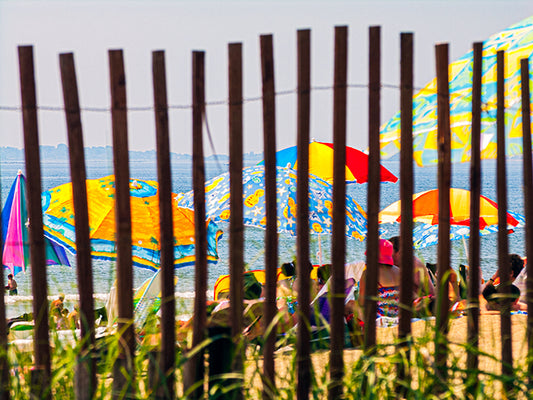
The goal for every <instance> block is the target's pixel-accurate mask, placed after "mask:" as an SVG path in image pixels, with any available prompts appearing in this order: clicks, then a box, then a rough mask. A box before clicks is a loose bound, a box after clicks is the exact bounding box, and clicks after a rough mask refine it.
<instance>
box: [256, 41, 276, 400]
mask: <svg viewBox="0 0 533 400" xmlns="http://www.w3.org/2000/svg"><path fill="white" fill-rule="evenodd" d="M272 42H273V38H272V35H261V37H260V46H261V74H262V84H263V86H262V88H263V89H262V91H263V146H264V156H265V211H266V232H265V308H264V318H265V324H264V325H265V326H266V327H267V331H266V333H265V335H266V337H265V346H264V350H263V357H264V374H263V398H264V399H274V398H275V397H276V396H275V390H276V382H275V377H276V375H275V370H274V347H275V344H276V333H277V325H276V324H274V317H275V316H276V285H277V277H276V272H277V267H278V233H277V229H278V227H277V219H278V218H277V211H278V209H277V204H276V92H275V85H274V48H273V43H272Z"/></svg>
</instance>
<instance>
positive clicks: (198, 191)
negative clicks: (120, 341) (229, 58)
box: [183, 51, 207, 399]
mask: <svg viewBox="0 0 533 400" xmlns="http://www.w3.org/2000/svg"><path fill="white" fill-rule="evenodd" d="M192 101H193V103H192V104H193V106H192V138H193V142H192V143H193V148H192V150H193V166H192V176H193V190H194V229H195V241H194V243H195V264H194V267H195V288H194V290H195V295H194V321H193V338H192V348H191V350H190V352H193V354H192V355H191V356H190V358H189V359H188V361H187V363H186V365H185V368H184V377H183V384H184V392H185V394H186V396H187V397H188V398H190V399H200V398H202V397H203V395H204V385H203V382H204V375H205V368H204V353H205V352H204V349H201V348H199V346H200V345H201V343H202V342H203V340H204V339H205V328H206V319H207V315H206V312H207V311H206V294H205V293H206V290H207V227H206V225H205V187H204V185H205V167H204V147H203V146H204V145H203V122H204V114H205V53H204V52H203V51H193V53H192Z"/></svg>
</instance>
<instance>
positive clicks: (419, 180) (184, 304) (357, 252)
mask: <svg viewBox="0 0 533 400" xmlns="http://www.w3.org/2000/svg"><path fill="white" fill-rule="evenodd" d="M88 165H90V166H89V167H88V170H87V175H88V178H90V179H94V178H100V177H103V176H106V175H110V174H112V173H113V166H112V162H111V161H108V162H99V163H95V162H88ZM383 165H384V166H385V167H386V168H388V169H389V170H391V171H392V172H393V173H394V174H396V175H399V163H398V162H395V161H384V162H383ZM24 168H25V167H24V164H23V163H20V162H18V163H8V162H2V163H1V165H0V171H1V175H0V177H1V185H2V200H3V199H5V198H6V197H7V194H8V191H9V188H10V187H11V183H12V182H13V179H14V178H15V176H16V174H17V171H18V170H19V169H21V170H22V171H23V172H25V170H24ZM507 169H508V173H507V180H508V195H507V201H508V208H509V210H512V211H515V212H519V213H522V214H523V213H524V211H523V203H524V199H523V189H522V161H521V160H520V159H509V160H508V161H507ZM226 170H227V164H226V163H216V162H208V163H206V175H207V179H209V178H212V177H214V176H216V175H218V174H221V173H224V172H226ZM41 172H42V188H43V190H48V189H51V188H53V187H55V186H58V185H61V184H63V183H67V182H69V181H70V171H69V166H68V164H67V163H63V162H62V163H51V162H47V163H44V164H43V165H42V171H41ZM495 173H496V163H495V161H492V160H490V161H485V162H484V163H483V178H482V184H483V188H482V194H483V195H485V196H487V197H489V198H491V199H493V200H495V201H496V200H497V198H496V175H495ZM130 175H131V177H132V178H138V179H149V180H157V171H156V166H155V163H153V162H135V163H133V164H132V165H131V168H130ZM172 181H173V191H174V192H176V193H179V192H186V191H188V190H190V189H191V188H192V174H191V167H190V164H189V163H174V164H173V165H172ZM436 187H437V168H436V167H425V168H415V192H420V191H424V190H429V189H435V188H436ZM452 187H455V188H463V189H470V165H469V164H455V165H453V177H452ZM347 190H348V193H349V194H350V195H352V196H353V197H354V198H355V200H356V201H357V202H359V203H360V204H361V205H362V206H363V208H365V209H366V196H367V194H366V190H367V185H366V184H362V185H359V184H351V185H349V186H348V189H347ZM398 199H399V184H398V183H396V184H392V183H383V184H382V186H381V208H384V207H386V206H387V205H389V204H391V203H393V202H394V201H397V200H398ZM220 227H221V228H222V229H223V230H224V231H225V230H226V229H227V228H228V226H226V225H221V226H220ZM383 227H384V229H385V230H386V233H385V236H386V237H388V236H392V235H394V234H397V233H398V230H399V225H396V226H393V225H384V226H383ZM524 235H525V233H524V228H523V227H519V228H517V229H516V230H515V232H514V233H513V234H511V235H509V249H510V251H511V252H516V253H518V254H520V255H524V251H525V250H524ZM228 236H229V235H228V234H224V235H223V236H222V238H221V240H220V242H219V247H218V251H219V256H220V259H219V262H218V264H217V265H210V266H209V282H208V289H209V291H208V298H209V297H212V289H213V286H214V283H215V281H216V279H217V277H218V276H219V275H221V274H226V273H228ZM263 238H264V231H263V230H260V229H257V228H247V229H246V236H245V246H246V251H245V262H246V263H247V264H248V266H249V268H252V269H253V268H262V266H263V263H264V243H263ZM311 241H312V242H311V258H312V261H313V262H314V263H318V261H319V260H318V258H317V257H316V253H317V251H318V240H317V238H316V237H312V238H311ZM279 246H280V252H279V260H280V263H283V262H285V261H290V260H292V259H294V258H295V253H296V250H295V243H294V238H291V237H285V236H283V237H280V241H279ZM365 246H366V243H365V242H358V241H355V240H353V239H348V241H347V255H346V259H347V261H351V260H357V259H364V251H365ZM329 248H330V243H329V238H327V237H324V238H322V254H323V256H322V262H324V263H325V262H328V261H329V259H330V252H329ZM69 256H70V260H71V264H72V265H73V267H72V268H68V267H57V266H50V267H49V268H48V292H49V295H50V296H51V297H55V296H56V295H57V294H58V293H60V292H63V293H65V294H66V305H67V307H68V308H71V307H72V306H73V305H74V303H75V302H76V301H77V293H78V292H77V278H76V268H75V257H74V256H72V255H69ZM418 256H419V257H420V258H422V259H423V260H425V261H428V262H436V258H437V247H436V246H433V247H429V248H426V249H423V250H421V251H420V252H419V253H418ZM497 258H498V254H497V234H492V235H489V236H484V237H482V238H481V262H482V271H483V275H484V277H488V276H490V275H491V274H492V273H493V272H494V271H495V269H496V264H497ZM460 263H467V259H466V254H465V250H464V244H463V243H462V241H455V242H453V245H452V265H453V266H454V267H455V268H457V267H458V265H459V264H460ZM93 274H94V288H95V293H96V294H95V303H96V306H97V307H98V306H101V305H103V304H104V302H105V299H106V297H107V294H108V293H109V289H110V287H111V285H112V284H113V281H114V265H113V263H112V262H106V261H93ZM152 274H153V273H152V272H151V271H149V270H145V269H141V268H135V271H134V286H135V287H137V286H139V285H140V284H141V283H142V282H143V281H144V280H146V279H148V278H149V277H151V276H152ZM4 276H5V277H6V276H7V274H6V273H4ZM176 276H177V277H178V278H179V280H178V284H177V287H176V294H177V296H178V301H177V307H178V312H179V313H182V314H188V313H190V312H191V310H192V298H193V296H194V267H185V268H181V269H177V270H176ZM5 279H7V278H5ZM16 280H17V282H18V284H19V294H20V295H19V296H18V297H15V296H13V297H9V296H6V297H5V300H6V306H7V316H8V317H13V316H16V315H20V314H21V313H23V312H30V311H31V300H32V298H31V271H28V272H26V273H25V274H24V273H20V274H18V275H17V276H16Z"/></svg>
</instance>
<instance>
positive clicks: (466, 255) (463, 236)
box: [461, 235, 470, 265]
mask: <svg viewBox="0 0 533 400" xmlns="http://www.w3.org/2000/svg"><path fill="white" fill-rule="evenodd" d="M461 239H463V246H464V247H465V257H466V262H467V263H468V265H470V260H469V259H468V256H469V254H468V247H467V245H466V239H465V235H461Z"/></svg>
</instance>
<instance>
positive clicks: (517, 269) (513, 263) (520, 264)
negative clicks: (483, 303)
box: [482, 254, 527, 311]
mask: <svg viewBox="0 0 533 400" xmlns="http://www.w3.org/2000/svg"><path fill="white" fill-rule="evenodd" d="M509 264H510V270H511V272H510V275H509V282H510V283H511V284H512V285H511V290H512V291H513V290H514V291H515V292H516V291H517V290H518V299H517V300H516V304H515V302H513V304H512V308H511V309H512V310H515V311H516V310H527V305H526V304H525V303H522V302H520V301H519V299H520V289H519V288H518V287H517V286H516V285H514V284H513V283H514V281H515V280H516V278H517V277H518V276H519V275H520V273H521V272H522V270H523V269H524V260H523V259H522V257H520V256H519V255H518V254H509ZM500 275H501V274H500V268H498V269H497V270H496V272H495V273H494V274H493V275H492V277H491V278H490V279H489V280H488V281H487V282H485V286H484V287H483V291H482V293H483V296H484V297H485V298H486V299H487V297H489V296H491V295H493V294H495V293H496V294H499V293H501V289H500V286H501V284H502V283H505V282H502V280H501V276H500ZM513 286H514V287H515V288H516V289H514V288H513ZM485 294H487V296H485ZM511 294H512V293H511ZM487 302H488V300H487ZM500 303H501V302H500ZM489 307H495V308H496V309H497V308H498V307H497V304H494V302H493V303H492V304H491V305H489V304H487V308H489Z"/></svg>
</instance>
